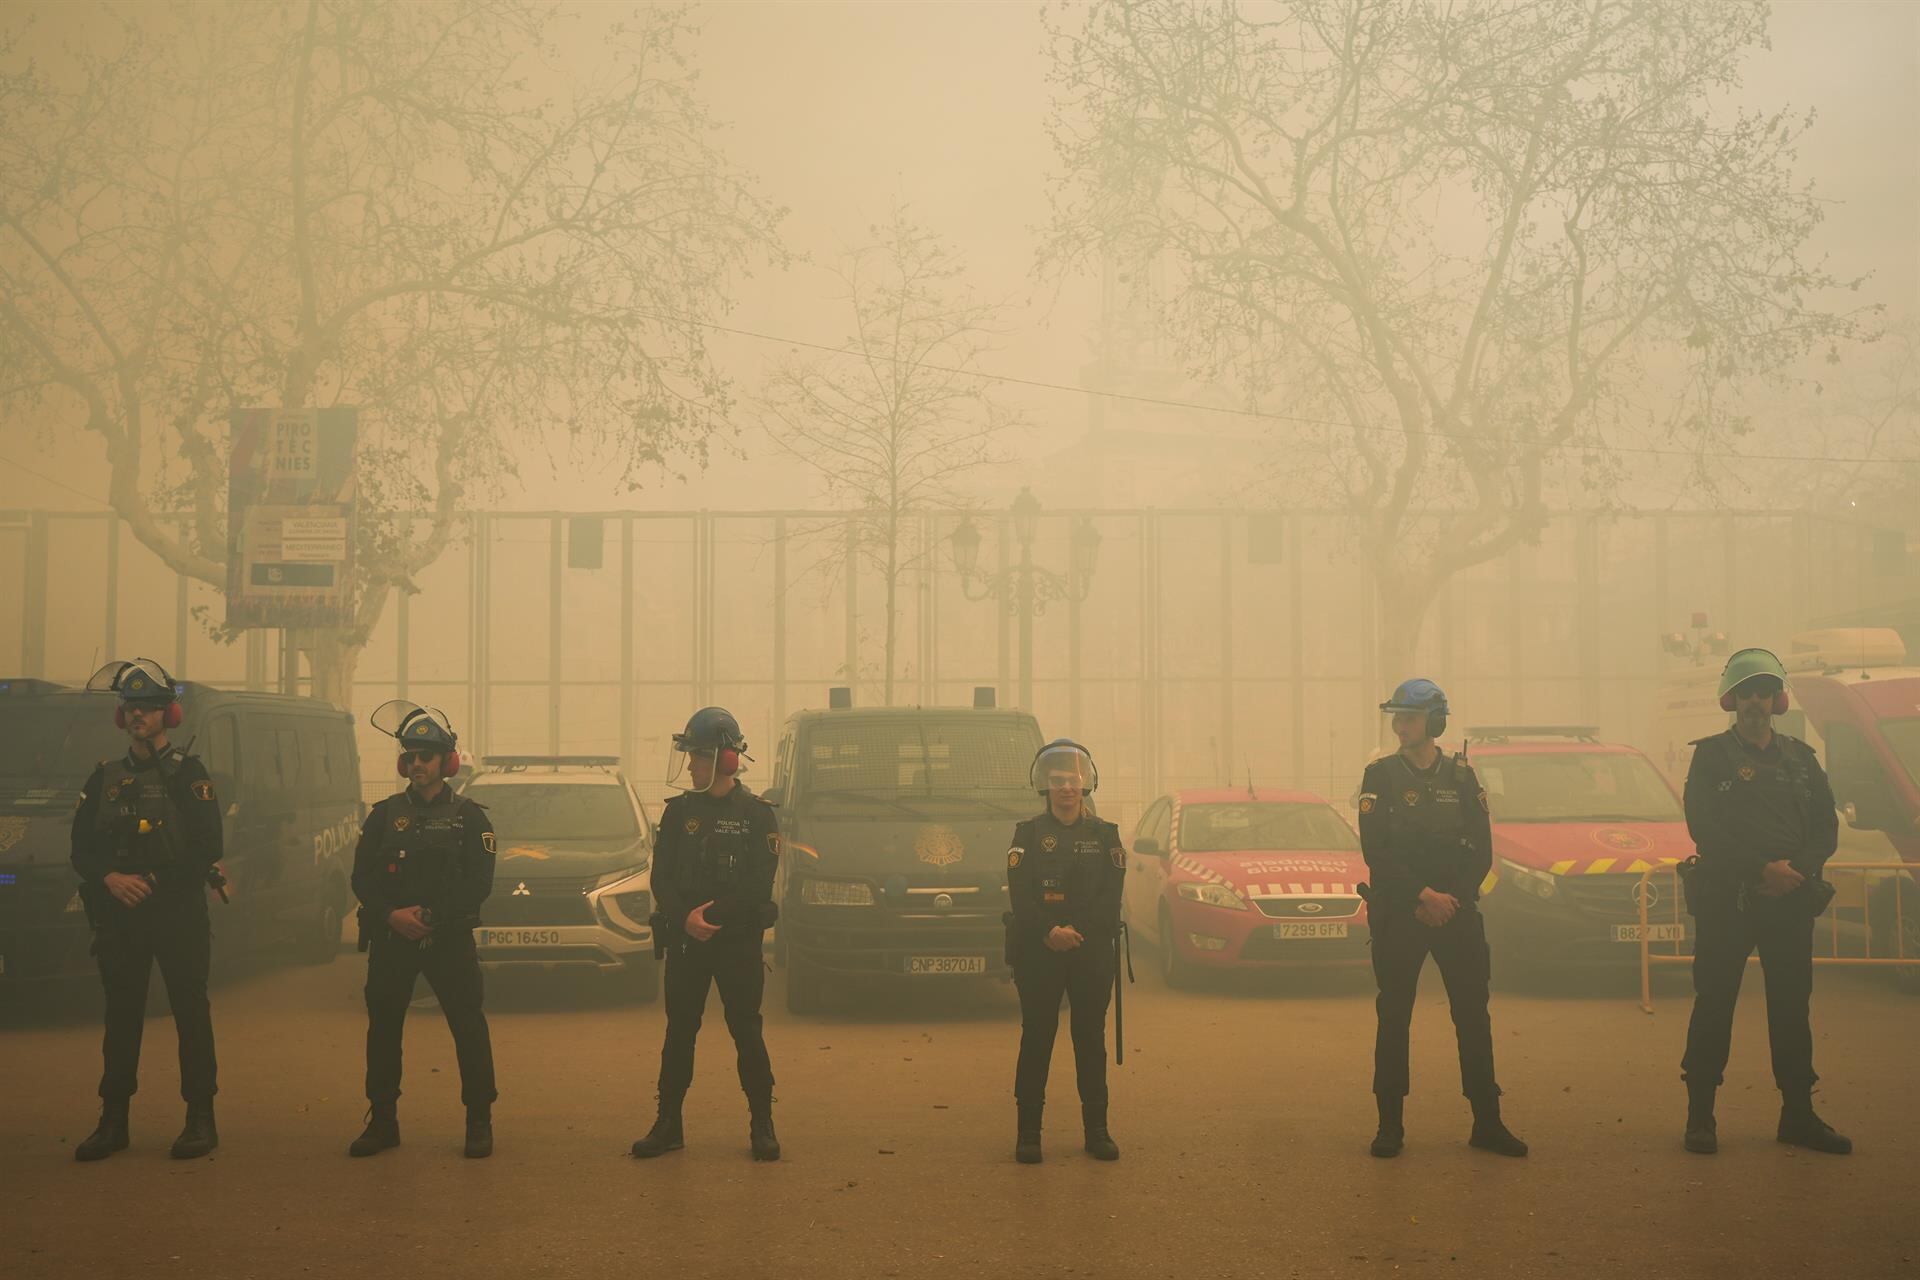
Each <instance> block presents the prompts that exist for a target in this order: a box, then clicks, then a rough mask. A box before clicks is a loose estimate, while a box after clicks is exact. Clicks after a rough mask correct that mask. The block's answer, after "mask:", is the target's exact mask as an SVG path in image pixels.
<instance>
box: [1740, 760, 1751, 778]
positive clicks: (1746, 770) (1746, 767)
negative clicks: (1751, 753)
mask: <svg viewBox="0 0 1920 1280" xmlns="http://www.w3.org/2000/svg"><path fill="white" fill-rule="evenodd" d="M1740 781H1742V782H1752V781H1753V766H1752V765H1750V764H1743V765H1741V766H1740Z"/></svg>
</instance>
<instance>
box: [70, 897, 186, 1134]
mask: <svg viewBox="0 0 1920 1280" xmlns="http://www.w3.org/2000/svg"><path fill="white" fill-rule="evenodd" d="M93 954H94V959H95V961H96V962H97V963H98V964H99V966H100V985H101V986H102V987H104V988H105V989H106V993H107V1030H106V1036H105V1038H104V1041H103V1043H102V1045H101V1054H102V1056H103V1057H104V1058H105V1059H106V1068H105V1070H104V1071H103V1072H102V1073H101V1076H100V1096H101V1097H102V1098H105V1099H107V1100H108V1101H112V1102H123V1101H125V1100H126V1099H128V1098H130V1097H132V1096H133V1094H134V1091H135V1090H136V1089H138V1088H139V1087H140V1037H141V1035H142V1034H143V1033H144V1032H145V1030H146V1025H147V983H148V981H149V979H150V978H151V977H152V974H153V966H154V962H155V961H158V962H159V964H160V978H161V981H163V982H165V983H166V984H167V1003H168V1004H170V1005H172V1006H173V1029H174V1031H175V1033H176V1034H177V1035H178V1037H179V1040H180V1096H181V1097H183V1098H185V1099H186V1100H187V1101H188V1102H210V1101H212V1100H213V1095H214V1093H215V1092H216V1087H215V1083H214V1075H215V1064H214V1057H213V1014H212V1011H211V1010H210V1009H209V1008H208V1005H207V969H208V966H209V965H210V963H211V961H212V956H213V944H212V937H211V930H210V926H209V922H208V919H207V899H206V895H205V893H203V892H202V891H201V889H200V886H199V885H194V886H193V887H192V889H191V890H190V891H177V890H176V891H169V892H166V893H158V892H156V893H154V894H153V895H151V896H150V897H148V898H147V899H146V901H144V902H142V903H141V904H140V905H139V906H137V907H124V906H122V905H120V903H119V902H117V901H116V902H108V903H107V904H106V905H105V907H104V908H102V916H101V920H100V928H99V929H98V930H97V931H96V932H95V934H94V939H93Z"/></svg>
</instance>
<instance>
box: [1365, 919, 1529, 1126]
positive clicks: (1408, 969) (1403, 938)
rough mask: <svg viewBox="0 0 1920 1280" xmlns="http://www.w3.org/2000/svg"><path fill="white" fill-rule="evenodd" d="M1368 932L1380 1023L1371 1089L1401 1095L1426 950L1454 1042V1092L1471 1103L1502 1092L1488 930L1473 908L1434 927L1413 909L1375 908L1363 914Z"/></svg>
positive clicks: (1405, 1082) (1385, 1095) (1382, 1094)
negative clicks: (1490, 1000)
mask: <svg viewBox="0 0 1920 1280" xmlns="http://www.w3.org/2000/svg"><path fill="white" fill-rule="evenodd" d="M1368 927H1369V930H1370V931H1371V933H1372V949H1373V977H1374V981H1375V982H1377V983H1378V984H1379V987H1380V994H1379V996H1378V998H1377V999H1375V1001H1374V1009H1375V1011H1376V1013H1377V1014H1378V1015H1379V1026H1378V1028H1377V1030H1376V1031H1375V1032H1374V1039H1373V1091H1374V1093H1375V1094H1377V1095H1379V1096H1380V1097H1383V1098H1404V1097H1406V1096H1407V1086H1408V1069H1407V1040H1408V1031H1409V1029H1410V1028H1411V1026H1412V1024H1413V997H1414V991H1415V989H1416V988H1417V987H1418V986H1419V983H1420V969H1421V967H1422V966H1423V965H1425V964H1426V961H1427V956H1428V955H1432V956H1433V960H1434V963H1435V964H1437V965H1438V966H1439V967H1440V981H1441V982H1443V983H1445V984H1446V988H1447V1005H1448V1007H1449V1009H1451V1011H1452V1013H1453V1032H1454V1037H1455V1039H1457V1040H1458V1041H1459V1045H1460V1091H1461V1092H1462V1093H1464V1094H1466V1095H1467V1097H1469V1098H1471V1099H1473V1100H1474V1101H1476V1102H1479V1101H1485V1100H1487V1099H1491V1098H1497V1097H1499V1096H1500V1086H1499V1085H1497V1084H1495V1083H1494V1079H1493V1023H1492V1021H1491V1019H1489V1018H1488V1016H1487V982H1488V979H1489V975H1490V967H1489V957H1488V952H1487V931H1486V926H1485V924H1484V923H1483V922H1482V921H1481V918H1480V913H1479V911H1477V910H1475V909H1474V908H1473V907H1472V906H1471V905H1463V906H1462V907H1461V908H1460V910H1459V911H1457V912H1455V913H1454V916H1453V919H1451V920H1449V921H1447V923H1445V924H1443V925H1441V926H1440V927H1439V928H1437V929H1436V928H1432V927H1430V926H1428V925H1424V924H1422V923H1420V921H1419V920H1417V919H1415V918H1414V916H1413V913H1412V912H1411V911H1406V910H1379V911H1374V912H1372V913H1370V914H1369V916H1368Z"/></svg>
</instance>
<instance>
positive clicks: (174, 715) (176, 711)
mask: <svg viewBox="0 0 1920 1280" xmlns="http://www.w3.org/2000/svg"><path fill="white" fill-rule="evenodd" d="M183 714H184V713H183V712H182V711H181V709H180V704H179V703H178V702H169V703H168V704H167V714H166V715H165V716H164V717H162V718H161V721H160V723H161V724H163V725H165V726H166V727H167V728H169V729H178V728H179V727H180V720H181V717H182V715H183ZM113 727H114V728H116V729H124V728H126V727H127V707H126V704H125V703H121V704H120V705H119V706H117V707H115V708H114V709H113Z"/></svg>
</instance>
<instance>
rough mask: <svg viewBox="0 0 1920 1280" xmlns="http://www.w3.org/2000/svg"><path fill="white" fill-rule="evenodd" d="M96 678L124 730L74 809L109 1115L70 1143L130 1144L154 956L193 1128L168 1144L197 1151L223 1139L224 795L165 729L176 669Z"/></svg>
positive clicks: (172, 718)
mask: <svg viewBox="0 0 1920 1280" xmlns="http://www.w3.org/2000/svg"><path fill="white" fill-rule="evenodd" d="M87 688H88V689H91V690H95V691H102V690H109V689H110V690H112V691H113V692H114V693H116V694H118V695H119V699H120V705H119V707H118V709H116V710H115V711H114V713H113V718H114V723H115V724H117V725H119V726H120V727H121V728H122V729H124V730H126V733H127V742H128V747H127V754H126V755H125V756H123V757H122V758H120V759H118V760H106V761H102V762H101V763H100V765H99V767H98V768H96V769H95V770H94V771H93V773H92V775H91V776H90V777H88V779H87V783H86V786H85V787H84V788H83V789H82V790H81V793H80V807H79V809H78V810H76V811H75V813H74V815H73V869H74V870H75V871H77V872H79V873H80V901H81V904H82V905H83V906H84V907H85V908H86V912H87V919H88V921H89V923H91V924H92V926H93V954H94V958H95V960H96V961H97V962H98V964H99V967H100V983H101V985H102V986H103V987H104V988H105V989H106V1022H107V1030H106V1037H105V1041H104V1043H103V1046H102V1053H103V1056H104V1057H105V1059H106V1069H105V1070H104V1072H103V1073H102V1074H101V1076H100V1123H99V1125H98V1127H96V1128H95V1129H94V1131H93V1132H92V1133H91V1134H89V1135H88V1136H87V1138H86V1139H85V1140H84V1141H83V1142H81V1143H80V1145H79V1146H78V1147H76V1148H74V1152H73V1154H74V1158H75V1159H79V1160H103V1159H105V1158H106V1157H107V1156H110V1155H112V1154H113V1153H114V1152H116V1151H121V1150H124V1149H125V1148H126V1145H127V1141H128V1137H127V1107H128V1101H129V1099H131V1098H132V1097H133V1092H134V1090H135V1088H136V1087H138V1074H139V1069H140V1036H141V1032H142V1031H143V1030H144V1028H145V1026H146V1016H147V983H148V981H149V979H150V978H151V976H152V973H153V966H154V962H155V961H158V962H159V964H160V977H161V980H162V981H164V982H165V983H166V984H167V1002H168V1003H169V1004H170V1005H172V1007H173V1026H174V1030H175V1032H176V1033H177V1034H178V1036H179V1041H180V1095H181V1097H183V1098H185V1099H186V1103H187V1123H186V1127H185V1128H183V1129H182V1130H181V1131H180V1136H179V1137H178V1138H176V1139H175V1140H174V1143H173V1152H172V1154H173V1158H174V1159H176V1160H191V1159H194V1158H196V1157H199V1156H204V1155H206V1154H207V1153H208V1152H210V1151H212V1150H213V1149H214V1148H215V1147H217V1146H219V1145H220V1135H219V1132H218V1131H217V1130H216V1129H215V1128H214V1123H213V1095H214V1092H215V1086H214V1074H215V1063H214V1055H213V1017H212V1014H211V1012H210V1010H209V1008H208V1005H207V970H208V966H209V963H210V961H211V957H212V944H211V928H210V925H209V921H208V918H207V888H208V886H209V885H210V884H214V885H223V884H225V880H224V879H222V878H221V877H220V874H219V869H218V865H217V864H218V863H219V861H220V854H221V828H220V801H219V798H218V797H217V796H215V795H214V793H213V783H212V782H211V781H209V780H208V778H207V771H206V770H205V769H204V768H202V767H201V764H200V761H199V760H198V759H196V758H195V757H193V756H190V755H187V754H186V753H185V752H184V751H182V750H181V749H180V748H179V747H176V746H174V745H173V744H172V743H171V742H169V741H168V740H167V730H169V729H174V728H178V727H179V724H180V715H181V707H180V702H179V699H178V696H177V690H176V686H175V685H174V682H173V677H172V676H170V675H168V674H167V673H166V671H165V670H164V669H162V668H161V666H160V664H159V663H157V662H154V661H153V660H152V659H150V658H135V659H134V660H132V661H131V662H110V663H108V664H107V665H106V666H104V667H102V668H101V669H100V670H99V671H97V672H95V673H94V675H93V678H92V679H90V680H88V681H87Z"/></svg>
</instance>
